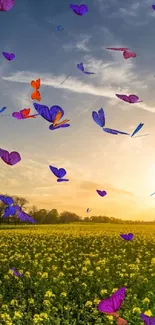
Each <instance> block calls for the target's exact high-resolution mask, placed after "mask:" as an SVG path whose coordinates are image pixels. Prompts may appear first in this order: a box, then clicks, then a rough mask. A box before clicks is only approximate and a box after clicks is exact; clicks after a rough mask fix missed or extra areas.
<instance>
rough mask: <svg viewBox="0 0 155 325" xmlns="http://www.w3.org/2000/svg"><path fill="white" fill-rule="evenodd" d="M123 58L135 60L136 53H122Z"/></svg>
mask: <svg viewBox="0 0 155 325" xmlns="http://www.w3.org/2000/svg"><path fill="white" fill-rule="evenodd" d="M123 56H124V59H129V58H135V57H136V53H134V52H130V51H124V52H123Z"/></svg>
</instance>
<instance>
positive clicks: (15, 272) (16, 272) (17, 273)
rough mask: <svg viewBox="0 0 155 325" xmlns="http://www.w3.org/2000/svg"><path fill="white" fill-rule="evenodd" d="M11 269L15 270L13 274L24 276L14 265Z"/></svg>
mask: <svg viewBox="0 0 155 325" xmlns="http://www.w3.org/2000/svg"><path fill="white" fill-rule="evenodd" d="M10 270H12V271H13V274H14V275H15V276H18V277H20V276H23V275H22V274H21V273H19V272H18V271H17V270H16V269H15V268H14V267H12V268H11V269H10Z"/></svg>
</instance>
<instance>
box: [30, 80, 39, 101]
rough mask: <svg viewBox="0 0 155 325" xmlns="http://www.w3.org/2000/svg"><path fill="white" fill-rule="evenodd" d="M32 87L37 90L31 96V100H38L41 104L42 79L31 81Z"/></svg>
mask: <svg viewBox="0 0 155 325" xmlns="http://www.w3.org/2000/svg"><path fill="white" fill-rule="evenodd" d="M31 86H32V87H33V88H34V89H35V91H34V92H33V93H32V94H31V99H36V100H38V101H39V102H40V100H41V95H40V92H39V90H38V89H39V88H40V79H37V80H36V81H34V80H32V81H31Z"/></svg>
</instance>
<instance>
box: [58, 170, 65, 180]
mask: <svg viewBox="0 0 155 325" xmlns="http://www.w3.org/2000/svg"><path fill="white" fill-rule="evenodd" d="M65 175H66V170H65V169H64V168H60V169H59V170H58V178H62V177H64V176H65Z"/></svg>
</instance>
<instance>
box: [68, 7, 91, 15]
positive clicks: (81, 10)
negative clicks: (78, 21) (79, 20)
mask: <svg viewBox="0 0 155 325" xmlns="http://www.w3.org/2000/svg"><path fill="white" fill-rule="evenodd" d="M70 8H71V9H72V10H73V11H74V12H75V14H76V15H78V16H83V15H85V14H86V13H87V11H88V8H87V6H85V5H83V4H82V5H80V6H78V5H72V4H70Z"/></svg>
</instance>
